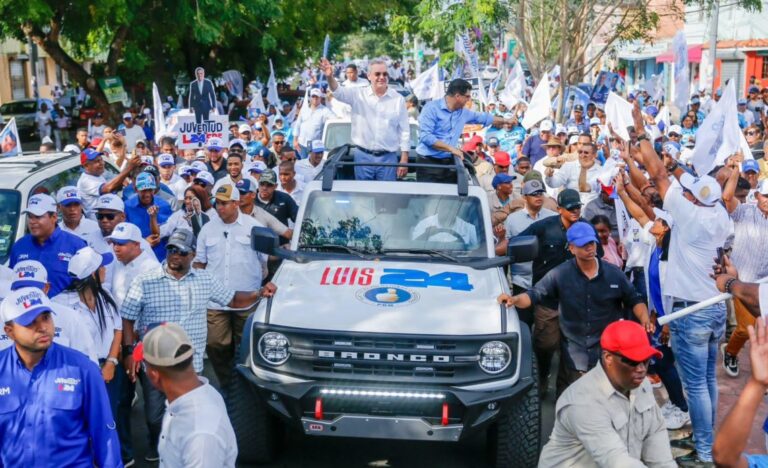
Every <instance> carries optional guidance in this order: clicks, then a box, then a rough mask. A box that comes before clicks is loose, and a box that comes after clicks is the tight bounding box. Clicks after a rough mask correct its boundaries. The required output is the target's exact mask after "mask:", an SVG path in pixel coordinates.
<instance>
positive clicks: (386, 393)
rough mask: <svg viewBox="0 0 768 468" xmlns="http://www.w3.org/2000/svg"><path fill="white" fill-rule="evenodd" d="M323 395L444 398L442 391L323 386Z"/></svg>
mask: <svg viewBox="0 0 768 468" xmlns="http://www.w3.org/2000/svg"><path fill="white" fill-rule="evenodd" d="M320 394H321V395H326V396H345V397H379V398H414V399H418V398H421V399H425V400H444V399H445V395H444V394H442V393H432V392H397V391H390V390H354V389H351V388H322V389H320Z"/></svg>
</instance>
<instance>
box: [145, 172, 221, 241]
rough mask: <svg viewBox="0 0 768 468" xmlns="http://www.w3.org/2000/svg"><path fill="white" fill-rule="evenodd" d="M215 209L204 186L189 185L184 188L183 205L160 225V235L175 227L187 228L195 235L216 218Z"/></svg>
mask: <svg viewBox="0 0 768 468" xmlns="http://www.w3.org/2000/svg"><path fill="white" fill-rule="evenodd" d="M218 217H219V215H218V213H216V209H215V208H213V207H212V206H211V201H210V200H209V199H208V193H207V192H206V191H205V189H204V188H202V187H200V186H197V185H190V186H189V187H187V188H186V190H184V206H183V207H182V209H180V210H178V211H175V212H174V213H173V214H172V215H171V217H170V218H168V221H166V222H165V224H162V225H161V226H160V237H161V238H163V237H167V236H170V235H171V234H173V232H174V231H175V230H177V229H180V228H183V229H189V230H190V231H192V232H193V233H194V234H195V236H197V235H198V234H200V229H202V227H203V226H204V225H205V224H206V223H208V222H209V221H210V220H211V219H215V218H218Z"/></svg>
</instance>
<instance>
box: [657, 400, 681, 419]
mask: <svg viewBox="0 0 768 468" xmlns="http://www.w3.org/2000/svg"><path fill="white" fill-rule="evenodd" d="M675 409H677V406H675V405H673V404H672V402H671V401H669V400H667V402H666V403H664V404H663V405H662V406H661V414H662V415H663V416H664V417H666V416H667V415H668V414H670V413H671V412H673V411H674V410H675Z"/></svg>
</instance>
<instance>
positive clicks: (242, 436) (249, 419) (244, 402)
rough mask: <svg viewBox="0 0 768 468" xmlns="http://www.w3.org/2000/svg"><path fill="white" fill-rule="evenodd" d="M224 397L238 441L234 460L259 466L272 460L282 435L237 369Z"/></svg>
mask: <svg viewBox="0 0 768 468" xmlns="http://www.w3.org/2000/svg"><path fill="white" fill-rule="evenodd" d="M225 395H226V404H227V413H228V414H229V420H230V422H231V423H232V428H233V429H234V431H235V438H236V439H237V461H238V462H239V463H259V464H260V463H269V462H271V461H273V460H274V459H275V456H276V455H277V451H278V450H277V449H278V444H279V441H280V433H281V432H280V427H279V424H278V422H277V421H276V420H275V418H274V417H273V416H272V415H270V414H269V412H268V410H267V405H266V403H264V400H263V399H262V397H261V396H260V395H259V394H258V392H256V391H255V390H254V388H253V387H252V386H251V384H250V382H248V380H247V379H246V378H245V377H244V376H243V375H242V374H241V373H240V372H239V371H238V370H237V369H234V370H233V371H232V378H231V379H230V382H229V385H228V386H227V392H226V393H225Z"/></svg>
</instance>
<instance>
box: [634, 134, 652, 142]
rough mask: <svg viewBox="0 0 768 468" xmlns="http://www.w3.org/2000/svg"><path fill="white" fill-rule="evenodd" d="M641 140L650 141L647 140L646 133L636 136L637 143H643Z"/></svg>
mask: <svg viewBox="0 0 768 468" xmlns="http://www.w3.org/2000/svg"><path fill="white" fill-rule="evenodd" d="M643 140H645V141H650V140H649V139H648V134H647V133H641V134H639V135H637V141H643Z"/></svg>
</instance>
